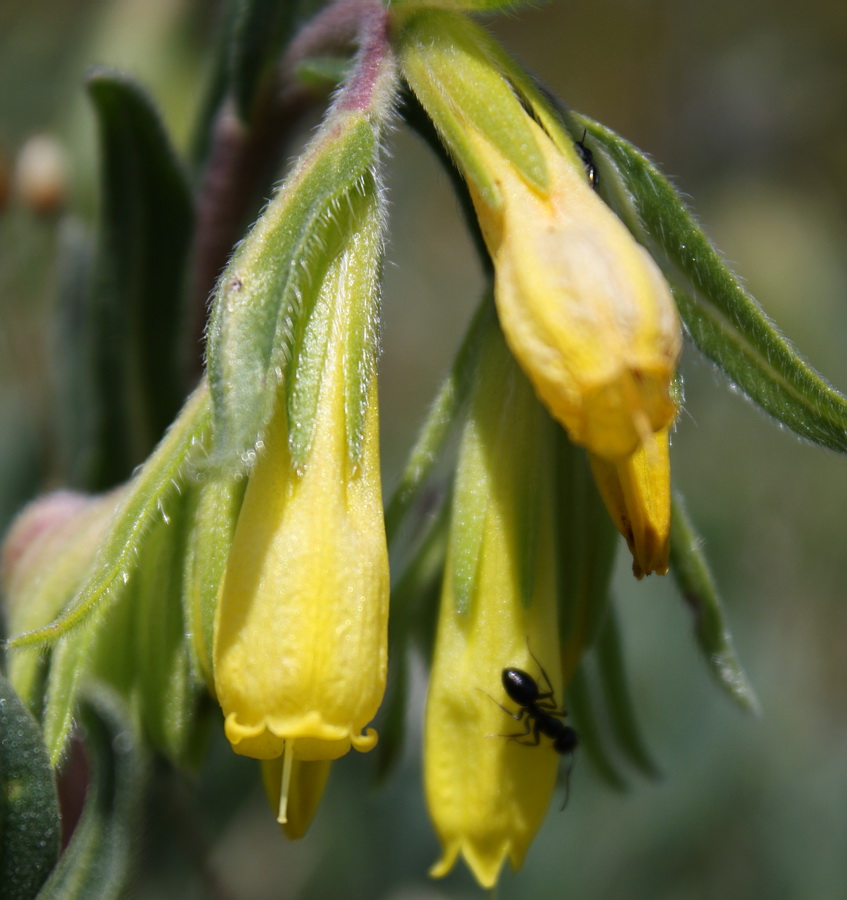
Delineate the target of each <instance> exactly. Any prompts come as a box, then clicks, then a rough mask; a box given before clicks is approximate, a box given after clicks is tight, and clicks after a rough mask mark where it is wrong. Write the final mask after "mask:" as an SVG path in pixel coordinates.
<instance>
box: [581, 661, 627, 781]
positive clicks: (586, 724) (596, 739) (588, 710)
mask: <svg viewBox="0 0 847 900" xmlns="http://www.w3.org/2000/svg"><path fill="white" fill-rule="evenodd" d="M588 662H590V661H589V660H584V661H583V663H582V665H580V667H579V668H578V669H577V670H576V672H574V675H573V678H572V679H571V682H570V684H569V685H568V688H567V702H568V713H569V714H570V715H571V716H572V717H573V724H574V727H575V728H576V732H577V735H578V737H579V746H580V748H582V749H583V750H584V752H585V755H586V756H587V757H588V758H589V760H590V761H591V763H592V765H593V767H594V770H595V771H596V772H597V774H598V775H599V776H600V778H601V779H602V780H603V781H604V782H606V784H607V785H608V786H609V787H611V788H613V789H614V790H616V791H624V790H626V788H627V783H626V779H625V778H624V777H623V775H621V773H620V771H619V770H618V766H617V764H616V763H615V761H614V759H613V758H612V756H611V755H610V754H609V752H608V744H609V740H608V737H607V736H606V735H604V733H603V727H602V725H601V723H600V720H599V719H598V717H597V713H596V710H597V702H596V694H597V693H598V690H597V686H596V685H595V684H594V683H593V682H594V681H595V678H596V676H595V675H594V673H593V672H591V670H590V669H589V667H588V666H587V663H588ZM577 752H579V750H577Z"/></svg>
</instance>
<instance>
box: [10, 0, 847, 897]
mask: <svg viewBox="0 0 847 900" xmlns="http://www.w3.org/2000/svg"><path fill="white" fill-rule="evenodd" d="M217 12H218V10H217V5H216V4H214V3H208V2H205V0H193V2H191V0H114V2H103V0H86V2H82V0H73V2H72V0H27V2H21V0H4V2H3V3H2V4H0V158H2V159H3V160H5V165H6V167H8V168H9V169H11V168H12V167H13V165H14V159H15V156H16V154H17V152H18V150H19V149H20V147H21V146H22V144H23V142H24V141H25V140H26V139H27V138H28V137H30V136H31V135H33V134H35V133H39V132H48V133H50V134H52V135H53V136H55V137H56V138H57V139H58V140H59V141H60V142H61V143H62V144H63V146H64V148H65V150H66V153H67V155H68V172H69V179H68V193H69V198H68V202H67V207H66V212H65V213H63V214H62V215H54V216H46V217H45V216H42V217H38V216H35V215H34V214H33V213H32V212H31V210H29V209H27V208H25V206H24V205H23V204H22V203H21V202H20V201H19V200H18V199H16V197H15V195H14V191H13V192H12V196H11V197H10V199H9V200H8V201H7V205H6V208H5V210H4V211H2V212H0V526H5V523H6V522H7V521H8V519H9V517H10V515H11V514H12V513H13V512H14V510H15V509H16V508H17V507H19V506H20V504H21V503H23V502H24V501H25V500H26V499H27V498H28V497H30V496H32V495H33V494H34V493H35V492H37V491H40V490H43V489H45V488H47V487H52V486H55V465H54V462H55V460H54V454H53V444H54V441H53V431H52V429H53V426H52V424H51V423H52V422H53V421H54V420H55V415H56V410H55V406H54V391H53V384H52V383H51V378H52V373H51V356H52V354H53V349H52V344H51V342H52V340H53V334H52V332H51V322H52V313H53V309H54V304H55V291H56V283H57V267H56V262H55V253H56V248H57V244H58V243H59V241H60V236H61V233H62V231H63V229H66V228H68V227H69V223H70V220H71V219H77V220H78V221H80V222H83V223H86V224H88V225H91V224H92V223H93V221H94V220H95V217H96V208H97V207H96V200H97V198H96V185H97V169H96V152H95V140H94V129H93V118H92V115H91V112H90V109H89V108H88V107H87V105H86V100H85V98H84V95H83V91H82V87H81V83H82V78H83V75H84V73H85V71H86V69H87V68H88V67H89V66H90V65H92V64H94V63H108V64H111V65H115V66H118V67H120V68H122V69H125V70H127V71H129V72H130V73H131V74H133V75H135V76H136V77H137V78H139V79H140V80H141V81H142V82H143V83H144V84H145V85H146V86H147V87H148V88H149V89H150V91H151V92H152V94H153V96H154V97H155V99H156V101H157V102H158V103H159V105H160V107H161V109H162V110H163V113H164V117H165V120H166V122H167V125H168V128H169V130H170V131H171V133H172V135H173V137H174V139H175V141H176V142H177V145H178V146H180V147H181V148H182V149H185V148H186V147H187V146H188V142H189V140H190V135H191V130H192V126H193V123H194V119H195V115H196V109H197V106H198V103H199V102H200V100H201V98H202V96H203V90H204V84H205V79H206V78H207V76H208V65H209V58H210V54H211V49H212V46H213V43H214V39H215V32H214V28H215V24H216V17H217ZM492 27H493V28H494V30H495V31H496V32H497V33H498V35H500V36H501V38H502V39H503V40H504V41H505V42H506V43H507V45H508V46H509V47H510V48H511V49H513V50H514V51H515V52H516V53H517V55H518V56H519V57H520V58H521V59H522V61H523V62H524V63H525V64H526V65H527V66H528V67H529V68H530V69H532V70H533V71H534V72H535V73H536V74H538V75H539V76H540V77H541V78H542V80H543V81H545V82H546V84H547V85H548V86H549V87H551V88H552V89H553V90H554V91H555V92H556V93H557V94H558V95H559V96H560V97H562V98H563V99H564V100H566V101H567V102H568V103H569V104H570V105H572V106H573V107H574V108H575V109H577V110H579V111H581V112H584V113H587V114H588V115H590V116H592V117H594V118H597V119H599V120H601V121H603V122H604V123H606V124H607V125H609V126H610V127H612V128H614V129H615V130H617V131H619V132H620V133H622V134H623V135H624V136H626V137H628V138H629V139H630V140H632V141H633V142H634V143H636V144H637V145H638V146H640V147H641V148H642V149H644V150H646V151H648V152H649V153H650V154H651V155H652V156H653V157H654V159H655V160H656V161H657V162H658V163H659V164H660V166H661V167H662V168H663V170H664V171H665V172H666V173H668V174H669V175H670V176H671V177H672V179H673V180H674V182H675V183H676V185H677V186H678V187H679V188H680V189H681V190H682V191H683V192H684V193H685V194H686V195H687V196H688V197H689V198H690V202H691V205H692V206H693V208H694V209H695V210H696V212H697V214H698V216H699V218H700V220H701V222H702V223H703V226H704V227H705V229H706V231H707V233H709V234H710V236H711V237H712V238H713V239H714V241H715V242H716V244H717V245H718V246H719V247H720V248H721V249H722V250H723V252H724V253H725V254H726V255H727V258H729V259H730V260H732V263H733V265H734V267H735V269H736V271H737V272H738V273H739V275H741V276H742V278H743V279H744V281H745V283H746V285H747V287H748V288H749V289H750V290H751V292H752V293H753V294H754V295H755V296H756V297H757V298H758V299H759V301H760V302H761V303H762V304H763V306H764V307H765V309H766V310H767V312H768V313H769V314H770V315H771V316H772V317H773V318H774V319H775V320H776V321H777V322H778V323H779V325H780V326H781V328H782V329H783V331H784V332H785V333H786V334H787V335H788V337H789V338H790V339H791V340H792V341H793V342H794V343H795V345H796V346H797V347H798V349H799V350H800V351H801V352H802V353H803V354H804V355H806V356H807V357H808V358H809V359H810V360H811V361H812V363H813V364H814V365H815V366H816V367H817V368H818V369H819V370H820V371H822V372H823V373H824V374H825V375H826V376H827V377H828V378H829V379H830V380H831V381H832V382H833V383H834V385H835V386H836V387H838V388H840V389H841V390H842V391H847V353H845V352H844V348H845V338H847V252H845V248H847V5H845V4H844V3H843V2H835V0H833V2H823V0H822V2H815V0H805V2H799V0H793V2H774V0H768V2H764V0H753V2H747V3H744V4H739V3H733V2H730V0H719V2H712V3H708V4H705V3H702V2H697V0H676V2H668V0H665V2H661V0H595V2H591V3H586V2H580V3H577V2H566V0H560V2H557V3H553V4H549V5H546V6H542V7H538V8H535V9H529V10H523V11H516V12H514V13H511V14H509V15H507V16H504V17H502V18H500V19H498V20H496V21H494V22H493V23H492ZM391 146H392V159H391V166H390V179H389V189H390V198H391V206H392V208H391V214H392V220H391V235H392V236H391V244H390V248H389V263H388V265H387V266H386V277H385V331H384V339H383V344H384V351H383V357H382V382H381V391H382V402H383V432H384V438H383V446H384V457H385V468H386V487H387V488H388V489H390V487H391V484H392V477H393V475H395V474H396V473H397V471H398V470H399V467H400V465H401V464H402V460H403V454H404V451H405V450H406V449H407V448H408V446H409V443H410V441H411V440H412V437H413V435H414V431H415V427H416V422H417V421H418V420H419V418H420V416H421V415H422V414H423V412H424V411H425V409H426V408H427V404H428V402H429V400H430V398H431V397H432V394H433V392H434V390H435V389H436V386H437V384H438V382H439V379H440V377H441V375H442V374H443V373H444V371H445V369H446V368H447V366H448V365H449V363H450V360H451V358H452V354H453V353H454V351H455V349H456V346H457V345H458V342H459V340H460V338H461V334H462V331H463V329H464V326H465V324H466V322H467V320H468V318H469V316H470V314H471V311H472V309H473V307H474V305H475V303H476V300H477V298H478V295H479V292H480V289H481V285H482V280H481V274H480V272H479V269H478V265H477V263H476V261H475V259H474V256H473V253H472V252H471V248H470V244H469V242H468V240H467V238H466V237H465V235H464V233H463V228H462V225H461V221H460V217H459V214H458V211H457V208H456V204H455V202H454V201H453V199H452V197H451V195H450V191H449V185H448V183H447V179H446V177H445V175H444V174H443V173H441V172H440V171H439V170H438V168H437V166H436V165H435V164H434V162H433V161H432V159H431V158H430V157H429V155H428V152H427V151H426V150H425V148H423V147H422V146H421V145H420V143H419V142H418V140H417V139H416V138H415V137H413V136H410V135H409V134H407V133H405V132H404V131H403V130H401V129H398V131H397V132H396V133H395V134H394V135H393V137H392V141H391ZM682 370H683V374H684V383H685V408H684V411H683V415H682V416H681V419H680V422H679V425H678V427H677V429H676V432H675V434H674V437H673V447H672V459H673V466H674V480H675V483H676V485H677V487H679V488H681V489H682V490H683V491H684V493H685V494H686V496H687V498H688V507H689V511H690V512H691V514H692V515H693V516H694V518H695V519H696V521H697V523H698V524H699V527H700V530H701V531H702V533H703V535H704V538H705V544H706V547H705V549H706V551H707V553H708V555H709V557H710V559H711V562H712V565H713V569H714V572H715V575H716V576H717V578H718V581H719V584H720V586H721V590H722V595H723V597H724V601H725V605H726V608H727V612H728V615H729V619H730V623H731V625H732V628H733V631H734V635H735V639H736V645H737V649H738V651H739V653H740V655H741V658H742V661H743V663H744V664H745V666H746V669H747V672H748V675H749V677H750V679H751V680H752V682H753V685H754V687H755V688H756V690H757V692H758V694H759V697H760V699H761V702H762V706H763V715H762V717H761V719H758V720H757V719H754V718H753V717H750V716H747V715H744V714H742V713H741V712H740V711H739V710H738V709H736V708H735V707H734V706H733V705H732V704H731V702H730V701H728V700H727V699H726V698H725V697H724V695H722V694H721V693H720V692H719V691H718V690H716V689H715V687H714V685H713V684H712V682H711V680H710V677H709V675H708V673H707V671H706V667H705V666H704V664H703V662H702V660H701V659H700V658H699V656H698V653H697V651H696V650H695V648H694V644H693V640H692V638H691V623H690V619H689V615H688V612H687V611H686V609H684V608H683V605H682V603H681V602H680V601H679V599H678V597H677V596H676V594H675V591H674V588H673V585H672V584H671V583H670V582H667V581H663V580H662V579H658V578H655V577H653V578H650V579H646V580H645V581H644V582H642V583H635V582H634V581H633V580H632V578H631V576H630V575H629V565H628V562H627V560H626V559H625V558H624V557H625V554H623V553H621V555H620V564H619V571H618V573H617V576H616V581H615V594H616V597H617V600H618V606H619V609H620V611H621V616H622V620H623V624H624V638H625V641H626V650H627V656H628V662H629V666H630V673H631V685H632V691H633V694H634V697H635V703H636V707H637V709H638V712H639V714H640V716H641V718H642V723H643V726H644V729H645V733H646V736H647V739H648V742H649V745H650V747H651V749H652V751H653V754H654V756H655V758H656V759H657V761H658V762H659V764H660V767H661V769H662V771H663V778H662V780H661V781H660V782H659V783H649V782H647V781H645V780H638V779H637V778H635V779H633V781H632V785H631V789H630V790H629V791H628V792H627V793H624V794H619V793H613V792H610V791H609V790H608V789H607V788H606V787H604V786H603V785H602V784H601V783H600V781H599V779H598V778H597V777H595V775H594V773H593V772H592V770H591V768H590V765H588V763H587V761H585V760H583V759H580V758H577V761H576V766H575V769H574V772H573V775H572V779H571V787H570V801H569V804H568V807H567V809H566V810H565V811H564V812H562V813H558V811H557V810H553V811H551V814H550V816H549V817H548V820H547V822H546V824H545V826H544V828H543V830H542V832H541V834H540V835H539V837H538V839H537V841H536V842H535V844H534V846H533V848H532V849H531V851H530V853H529V855H528V858H527V861H526V865H525V867H524V869H523V870H522V871H521V872H520V873H518V874H517V875H515V876H512V875H511V874H510V873H505V875H504V878H503V879H502V883H501V887H500V891H499V896H501V897H515V898H518V897H539V898H546V897H578V898H606V897H625V898H661V900H683V898H707V897H708V898H710V897H717V896H721V897H769V898H815V900H817V898H843V897H844V896H847V649H845V644H847V604H845V585H847V549H845V540H844V531H843V529H844V525H845V519H847V460H845V459H841V458H839V457H837V456H836V455H835V454H833V453H829V452H827V451H823V450H820V449H817V448H814V447H811V446H809V445H805V444H803V443H801V442H800V441H799V440H798V439H797V438H795V437H793V436H792V435H791V434H789V433H787V432H786V431H785V430H783V429H780V428H778V427H777V426H776V425H774V424H773V423H772V422H770V421H768V420H766V418H765V417H764V416H763V415H762V414H761V413H759V412H758V411H757V410H755V409H754V408H753V407H752V406H751V405H750V404H748V403H747V402H746V401H744V399H743V398H741V397H739V396H738V395H737V393H735V392H733V390H732V389H731V387H730V386H729V385H728V384H727V383H726V381H725V379H723V378H722V377H721V376H720V375H718V374H716V373H715V372H714V371H713V369H712V368H711V366H710V365H709V364H707V363H706V362H704V361H703V360H702V359H701V358H699V357H698V356H697V353H696V351H694V350H693V349H691V348H690V347H688V348H687V349H686V352H685V354H684V358H683V366H682ZM422 698H423V694H422V689H421V690H419V691H418V692H417V693H416V695H415V697H414V698H413V703H412V707H411V710H410V724H409V728H410V733H409V741H408V747H407V752H406V756H405V757H404V760H403V762H402V764H401V766H400V768H399V770H398V771H396V772H395V773H394V774H393V776H392V777H391V778H390V780H389V781H388V782H387V784H385V785H383V786H381V787H379V788H374V787H373V786H372V785H373V767H372V763H371V762H370V761H369V760H368V759H367V758H354V756H355V755H351V756H350V757H349V758H347V759H345V760H344V761H343V763H342V764H341V765H338V766H336V767H335V771H334V773H333V777H332V780H331V783H330V787H329V790H328V794H327V797H326V801H325V804H324V806H323V807H322V809H321V810H320V812H319V814H318V816H317V819H316V821H315V823H314V826H313V828H312V830H311V832H310V833H309V834H308V836H307V837H306V838H305V839H304V840H303V841H301V842H299V843H297V844H291V843H287V842H286V841H285V840H284V839H283V838H282V836H281V835H280V833H279V832H278V829H277V826H276V825H275V823H274V822H273V817H272V815H270V813H269V811H268V809H267V808H266V806H265V801H264V798H263V796H262V795H261V791H260V788H259V786H258V781H257V778H256V773H255V770H254V767H253V766H252V764H251V763H249V762H247V761H244V760H241V759H237V758H235V757H233V755H232V754H231V753H230V752H229V750H228V748H227V747H226V746H223V745H222V742H220V741H219V742H218V743H216V745H215V750H214V753H213V754H212V756H211V758H210V762H209V765H208V766H207V769H206V771H204V773H203V776H202V778H201V779H200V780H199V781H198V782H197V783H196V785H193V786H189V788H186V789H184V791H183V790H182V789H181V790H176V789H171V790H165V791H163V792H161V793H160V794H159V795H157V796H155V797H153V798H152V801H151V802H152V803H153V805H155V806H157V807H158V808H159V813H160V815H162V816H164V817H166V818H169V820H170V821H171V823H173V822H174V821H177V822H182V823H185V822H188V823H189V824H187V825H185V826H184V827H183V825H178V826H177V827H179V828H182V830H183V832H186V831H187V830H188V829H194V830H196V833H197V835H199V836H200V838H201V839H202V840H204V841H207V842H208V844H207V845H205V846H201V847H200V848H199V849H198V848H196V847H193V846H191V843H192V842H190V841H188V840H186V841H185V844H186V846H176V847H175V846H172V845H169V844H161V845H158V844H156V842H155V841H154V840H152V838H148V841H147V843H148V844H149V845H150V846H149V848H148V850H147V853H146V856H145V863H144V871H143V873H142V876H141V878H140V881H139V884H138V886H137V894H136V895H137V896H140V897H145V898H146V897H150V898H153V897H192V898H193V897H197V898H201V897H219V898H221V900H223V898H227V897H229V898H238V900H242V898H243V900H254V898H255V900H259V898H288V897H303V898H360V897H361V898H374V897H378V898H396V900H400V898H408V900H411V898H420V900H424V898H437V897H450V898H455V897H472V896H478V895H479V893H480V892H479V891H478V889H477V888H476V887H475V886H474V884H473V882H472V880H471V878H470V877H469V876H468V875H467V873H466V872H465V871H464V870H463V869H462V867H461V865H460V866H458V867H457V869H456V871H455V872H454V874H452V875H451V876H449V877H448V878H446V879H445V880H443V881H441V882H432V881H429V880H428V879H427V876H426V870H427V868H428V866H429V865H430V864H431V863H432V862H433V861H434V860H435V858H436V856H437V853H438V848H437V844H436V841H435V838H434V836H433V834H432V831H431V829H430V826H429V823H428V820H427V816H426V812H425V809H424V805H423V800H422V788H421V779H420V774H419V766H420V759H419V750H418V747H419V730H420V718H421V703H422ZM171 787H172V788H173V786H171ZM183 793H185V794H186V797H188V799H189V800H190V799H191V795H193V794H197V795H199V799H200V802H201V806H200V807H199V811H197V812H195V813H190V812H188V813H187V812H186V806H185V804H184V803H183V800H185V799H186V798H185V797H183V796H182V794H183ZM180 817H182V818H180ZM193 856H197V857H198V858H199V860H200V862H198V863H197V865H194V863H193V862H192V857H193ZM192 866H193V868H192ZM198 873H199V874H198Z"/></svg>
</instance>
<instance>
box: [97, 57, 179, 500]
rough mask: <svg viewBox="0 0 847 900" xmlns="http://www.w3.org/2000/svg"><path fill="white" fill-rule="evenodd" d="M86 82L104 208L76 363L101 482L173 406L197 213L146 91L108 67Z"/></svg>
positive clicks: (151, 440) (121, 470)
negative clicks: (84, 378)
mask: <svg viewBox="0 0 847 900" xmlns="http://www.w3.org/2000/svg"><path fill="white" fill-rule="evenodd" d="M87 86H88V92H89V95H90V97H91V99H92V102H93V104H94V109H95V113H96V115H97V119H98V124H99V131H100V144H101V155H102V173H103V174H102V196H103V200H102V210H103V211H102V216H101V225H100V247H99V252H98V262H97V274H96V282H95V286H94V294H93V296H92V298H91V310H90V312H91V318H90V328H91V333H90V338H89V340H88V341H85V342H84V343H85V347H86V348H87V349H88V351H89V353H90V358H89V359H87V360H83V361H81V364H83V365H85V366H86V367H87V368H88V370H89V372H90V377H91V379H92V382H93V383H92V387H91V392H92V394H93V395H94V397H93V399H94V402H95V403H97V404H98V405H97V406H96V407H95V409H98V410H100V414H99V416H98V418H97V422H96V426H95V434H94V435H93V442H94V446H95V447H96V448H97V456H98V458H97V459H96V460H93V461H92V464H93V468H92V470H91V471H90V473H89V477H88V478H87V479H86V482H85V484H84V485H83V486H84V487H86V488H89V489H94V490H100V489H102V488H104V487H109V486H111V485H112V484H115V483H117V482H119V481H122V480H123V479H125V478H126V477H127V475H128V474H129V473H130V472H131V470H132V467H133V466H134V465H137V464H138V463H139V462H140V461H141V460H143V459H144V458H145V457H146V456H147V454H148V453H149V451H150V449H151V448H152V447H153V446H154V445H155V443H156V441H157V440H159V438H160V437H161V435H162V434H163V432H164V431H165V429H166V428H167V426H168V424H169V423H170V422H171V420H172V419H173V417H174V415H175V413H176V411H177V410H178V409H179V405H180V402H181V400H182V397H183V385H184V377H183V373H184V360H183V359H182V356H181V351H182V340H181V339H182V335H183V328H182V325H183V316H184V310H183V302H182V298H183V287H184V278H185V266H186V259H187V253H188V249H189V244H190V240H191V233H192V228H193V218H194V212H193V203H192V198H191V194H190V190H189V187H188V182H187V179H186V177H185V174H184V172H183V170H182V167H181V165H180V164H179V162H178V161H177V158H176V156H175V154H174V152H173V150H172V148H171V146H170V142H169V141H168V138H167V135H166V134H165V131H164V128H163V127H162V124H161V121H160V119H159V116H158V113H157V112H156V110H155V109H154V107H153V104H152V103H151V101H150V99H149V98H148V97H147V95H146V94H145V93H144V91H143V90H142V89H141V88H140V87H139V86H138V85H137V84H135V83H134V82H133V81H131V80H130V79H129V78H128V77H127V76H125V75H121V74H118V73H114V72H109V71H105V70H97V71H95V72H94V73H92V74H91V75H90V76H89V78H88V85H87ZM80 403H81V401H80ZM129 410H131V411H132V415H131V416H130V415H129Z"/></svg>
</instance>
